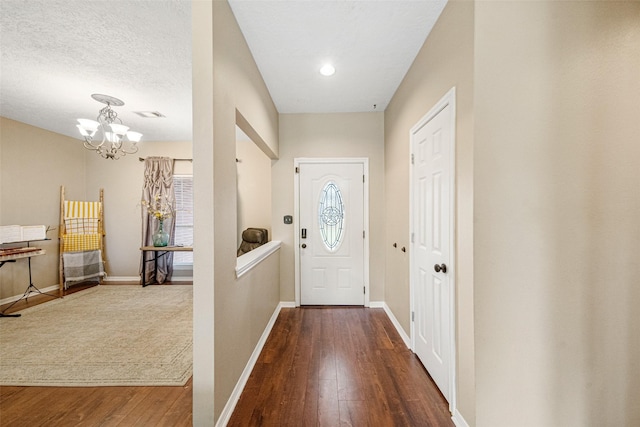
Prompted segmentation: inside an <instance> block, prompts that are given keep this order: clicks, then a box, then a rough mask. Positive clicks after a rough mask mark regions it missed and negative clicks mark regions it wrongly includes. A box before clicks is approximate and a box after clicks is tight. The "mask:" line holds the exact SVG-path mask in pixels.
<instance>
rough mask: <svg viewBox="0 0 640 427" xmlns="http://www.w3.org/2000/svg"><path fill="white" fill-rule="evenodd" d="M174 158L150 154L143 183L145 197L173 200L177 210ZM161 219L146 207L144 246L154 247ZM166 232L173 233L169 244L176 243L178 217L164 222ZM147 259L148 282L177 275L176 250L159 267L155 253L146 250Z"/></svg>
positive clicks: (143, 214) (143, 211) (160, 281)
mask: <svg viewBox="0 0 640 427" xmlns="http://www.w3.org/2000/svg"><path fill="white" fill-rule="evenodd" d="M173 163H174V162H173V159H171V158H169V157H147V158H146V159H145V161H144V184H143V186H142V200H144V201H146V202H147V203H152V202H153V200H155V198H156V196H160V197H162V198H163V199H164V198H166V200H168V201H169V203H170V204H171V206H172V210H173V212H175V209H176V199H175V193H174V191H173ZM159 224H160V222H159V221H158V219H157V218H155V217H154V216H153V215H149V214H148V212H147V210H146V209H144V208H143V209H142V246H153V237H152V236H153V233H155V231H156V230H157V229H158V227H159ZM163 229H164V231H166V232H168V233H169V246H172V245H173V244H174V239H175V230H176V223H175V218H174V217H171V218H167V219H165V220H164V222H163ZM144 254H146V255H143V256H145V257H146V259H142V256H141V259H140V274H142V263H143V262H146V263H147V264H146V268H145V277H144V278H143V282H144V284H148V283H153V282H154V281H157V282H158V283H164V282H165V281H167V280H171V275H172V274H173V252H168V253H167V254H166V255H163V256H161V257H160V258H158V264H157V265H158V268H157V270H155V269H154V266H155V263H154V262H153V257H154V253H153V252H146V253H144Z"/></svg>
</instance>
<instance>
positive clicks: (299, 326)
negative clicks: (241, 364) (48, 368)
mask: <svg viewBox="0 0 640 427" xmlns="http://www.w3.org/2000/svg"><path fill="white" fill-rule="evenodd" d="M83 289H86V287H74V288H72V289H71V290H70V291H69V292H70V293H73V292H77V291H81V290H83ZM47 298H48V297H46V296H34V297H31V298H29V301H28V302H25V303H23V302H21V303H20V304H19V305H18V304H17V306H18V307H16V309H20V308H24V305H26V306H30V305H35V304H38V303H40V302H42V301H46V300H47ZM2 321H12V320H11V319H3V320H2ZM192 402H193V397H192V379H190V380H189V382H188V383H187V384H186V385H185V386H184V387H9V386H1V387H0V426H2V427H5V426H6V427H9V426H12V427H13V426H17V427H22V426H25V427H27V426H28V427H31V426H65V427H66V426H121V427H124V426H190V425H192ZM228 425H229V426H264V427H271V426H274V427H275V426H278V427H280V426H372V427H374V426H375V427H386V426H420V427H423V426H424V427H427V426H433V427H440V426H453V422H452V421H451V415H450V414H449V412H448V405H447V402H446V401H445V400H444V398H443V397H442V395H441V394H440V392H439V391H438V389H437V388H436V386H435V385H434V384H433V381H432V380H431V378H430V377H429V375H428V374H427V372H426V371H425V370H424V368H423V366H422V365H421V363H420V362H419V360H418V359H417V358H416V357H415V355H414V354H413V353H412V352H411V351H409V350H408V349H407V348H406V346H405V345H404V343H403V341H402V339H401V338H400V336H399V335H398V333H397V331H396V330H395V328H394V327H393V325H392V324H391V322H390V321H389V319H388V317H387V315H386V314H385V313H384V311H383V310H381V309H364V308H319V307H317V308H316V307H314V308H297V309H283V310H282V312H281V313H280V316H279V317H278V320H277V321H276V324H275V326H274V328H273V330H272V332H271V335H270V336H269V339H268V340H267V343H266V344H265V347H264V349H263V351H262V353H261V355H260V357H259V359H258V362H257V364H256V367H255V368H254V370H253V372H252V374H251V376H250V378H249V381H248V383H247V385H246V387H245V390H244V392H243V393H242V396H241V397H240V400H239V402H238V404H237V406H236V409H235V411H234V413H233V415H232V417H231V420H230V422H229V424H228Z"/></svg>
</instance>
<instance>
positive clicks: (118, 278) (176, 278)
mask: <svg viewBox="0 0 640 427" xmlns="http://www.w3.org/2000/svg"><path fill="white" fill-rule="evenodd" d="M104 281H105V282H136V283H140V276H106V277H105V278H104ZM171 281H172V282H193V277H191V276H173V277H172V278H171Z"/></svg>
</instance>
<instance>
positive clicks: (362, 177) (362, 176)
mask: <svg viewBox="0 0 640 427" xmlns="http://www.w3.org/2000/svg"><path fill="white" fill-rule="evenodd" d="M362 182H363V183H364V175H362Z"/></svg>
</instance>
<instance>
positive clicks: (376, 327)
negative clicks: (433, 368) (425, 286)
mask: <svg viewBox="0 0 640 427" xmlns="http://www.w3.org/2000/svg"><path fill="white" fill-rule="evenodd" d="M228 425H229V426H376V427H385V426H425V427H426V426H434V427H435V426H438V427H439V426H453V425H454V424H453V422H452V421H451V415H450V413H449V411H448V404H447V402H446V401H445V399H444V398H443V396H442V395H441V394H440V392H439V390H438V389H437V388H436V386H435V384H434V383H433V381H432V380H431V378H430V377H429V375H428V374H427V372H426V371H425V369H424V367H423V366H422V364H421V363H420V361H419V360H418V359H417V358H416V357H415V355H414V354H413V353H412V352H411V351H410V350H408V349H407V348H406V346H405V345H404V342H403V341H402V339H401V338H400V336H399V335H398V333H397V331H396V330H395V328H394V327H393V325H392V323H391V321H390V320H389V318H388V317H387V315H386V314H385V313H384V311H383V310H382V309H365V308H297V309H283V310H282V311H281V313H280V316H279V317H278V320H277V322H276V325H275V326H274V328H273V331H272V333H271V335H270V336H269V339H268V340H267V343H266V344H265V347H264V349H263V351H262V353H261V355H260V357H259V359H258V362H257V364H256V366H255V368H254V370H253V372H252V373H251V376H250V378H249V380H248V382H247V385H246V387H245V389H244V392H243V393H242V395H241V397H240V400H239V402H238V404H237V406H236V409H235V411H234V413H233V415H232V417H231V420H230V422H229V424H228Z"/></svg>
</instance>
